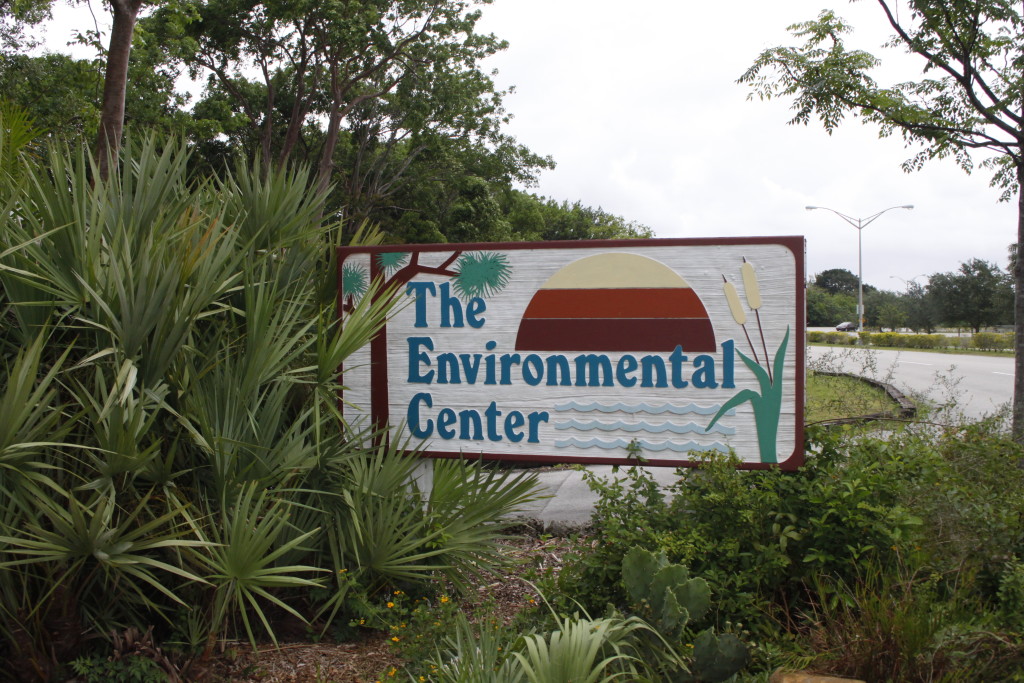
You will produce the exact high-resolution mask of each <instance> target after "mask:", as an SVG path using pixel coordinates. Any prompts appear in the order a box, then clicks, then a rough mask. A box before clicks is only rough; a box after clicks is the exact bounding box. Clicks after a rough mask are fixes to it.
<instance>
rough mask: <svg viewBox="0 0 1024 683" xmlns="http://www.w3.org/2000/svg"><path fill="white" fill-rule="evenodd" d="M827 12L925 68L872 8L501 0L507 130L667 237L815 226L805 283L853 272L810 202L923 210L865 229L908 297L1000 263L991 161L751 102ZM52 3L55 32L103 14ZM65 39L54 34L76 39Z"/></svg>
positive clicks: (909, 68) (835, 232)
mask: <svg viewBox="0 0 1024 683" xmlns="http://www.w3.org/2000/svg"><path fill="white" fill-rule="evenodd" d="M825 8H831V9H834V10H835V11H836V12H837V14H839V15H840V16H842V17H844V18H846V19H847V20H848V21H850V23H852V24H853V25H854V27H855V28H856V31H855V32H854V33H853V35H852V36H850V37H848V38H847V45H848V47H851V48H859V49H864V50H867V51H868V52H871V53H872V54H874V55H875V56H877V57H881V58H882V59H883V63H884V70H883V71H881V72H880V73H879V77H878V80H879V81H880V82H882V83H883V84H889V83H892V82H896V81H899V80H909V79H911V78H916V77H917V76H918V75H919V74H920V63H919V62H918V61H916V60H915V59H913V58H911V57H908V56H906V55H903V54H902V53H900V52H898V51H893V50H887V49H883V48H882V43H883V42H885V40H886V38H887V37H888V35H889V32H888V31H886V30H885V29H886V26H887V25H886V24H885V19H884V17H883V16H882V14H881V11H880V10H879V9H878V6H877V4H876V3H875V2H873V0H860V1H858V2H853V3H850V2H845V1H838V0H776V1H775V2H765V1H764V0H734V1H733V2H730V3H697V2H680V1H679V0H634V1H633V2H632V3H628V4H627V3H623V2H610V1H609V0H494V3H493V4H492V5H487V6H484V7H483V18H482V20H481V24H480V27H479V28H480V30H481V31H489V32H493V33H495V34H497V35H498V36H499V37H501V38H504V39H506V40H507V41H508V42H509V48H508V50H506V51H505V52H502V53H501V54H499V55H496V56H495V57H493V58H491V60H490V63H489V66H490V67H491V68H494V69H497V70H498V75H497V82H498V85H499V86H500V87H503V88H507V87H509V86H513V85H514V86H515V88H516V90H515V92H514V93H513V94H512V95H510V96H509V97H508V98H507V99H506V106H507V109H508V110H509V112H511V113H512V114H513V115H514V119H513V120H512V122H511V124H510V126H509V128H508V132H509V133H511V134H512V135H514V136H516V137H517V138H518V139H519V141H520V142H521V143H523V144H525V145H527V146H528V147H529V148H530V149H531V150H533V151H534V152H536V153H538V154H543V155H551V156H552V157H554V159H555V162H556V163H557V164H558V166H557V168H556V169H555V170H553V171H546V172H544V173H543V174H542V175H541V178H540V184H539V187H537V188H531V191H534V192H536V193H538V194H541V195H544V196H546V197H550V198H553V199H557V200H568V201H570V202H574V201H577V200H579V201H582V202H583V203H584V204H585V205H589V206H595V207H596V206H600V207H601V208H603V209H604V210H606V211H608V212H610V213H613V214H617V215H620V216H623V217H625V218H626V219H628V220H635V221H638V222H640V223H643V224H645V225H648V226H650V227H651V228H653V230H654V232H655V234H656V235H657V236H658V237H707V236H725V235H729V236H745V235H803V236H805V237H806V239H807V257H808V258H807V274H808V277H812V276H813V275H814V274H815V273H818V272H820V271H822V270H826V269H829V268H847V269H849V270H850V271H852V272H854V273H856V272H857V230H856V229H854V228H853V227H851V226H849V225H848V224H846V223H845V222H843V221H842V220H841V219H840V218H838V217H837V216H835V215H832V214H830V213H828V212H826V211H806V210H805V208H804V207H805V206H807V205H809V204H810V205H817V206H826V207H830V208H833V209H835V210H837V211H840V212H842V213H845V214H847V215H850V216H855V217H867V216H870V215H871V214H874V213H876V212H878V211H880V210H882V209H885V208H887V207H890V206H895V205H901V204H913V205H914V206H915V208H914V209H913V210H912V211H904V210H895V211H890V212H888V213H886V214H885V215H884V216H882V217H880V218H879V219H878V220H877V221H876V222H875V223H873V224H871V225H870V226H868V227H866V228H865V229H864V231H863V238H864V245H863V249H864V280H865V282H867V283H870V284H872V285H874V286H876V287H880V288H883V289H902V288H903V287H904V286H905V285H904V282H901V281H900V279H898V278H902V280H910V279H912V278H915V277H918V276H921V275H925V276H927V275H930V274H932V273H935V272H943V271H950V270H955V269H956V268H957V267H958V266H959V264H960V263H961V262H963V261H964V260H966V259H969V258H982V259H985V260H988V261H994V262H996V263H997V264H998V265H999V266H1000V267H1002V268H1004V269H1005V267H1006V261H1007V256H1006V254H1007V246H1008V245H1009V244H1010V243H1011V242H1013V241H1014V239H1015V232H1016V229H1015V226H1016V214H1015V210H1014V205H1013V204H1007V203H999V202H998V198H999V192H998V191H997V190H995V189H992V188H990V187H989V186H988V183H989V175H988V174H987V173H986V172H985V171H984V170H979V171H977V172H975V173H974V174H973V175H970V176H969V175H966V174H965V173H964V172H963V171H961V170H960V169H959V168H958V167H957V166H956V165H955V163H954V162H952V161H951V160H944V161H938V162H932V163H931V164H930V165H929V166H927V167H926V169H925V170H924V171H920V172H917V173H912V174H907V173H904V172H903V171H902V169H901V168H900V164H901V162H903V161H904V160H905V159H907V158H909V157H910V156H912V155H913V153H914V152H915V150H916V148H906V147H905V146H904V144H903V142H902V140H901V139H899V138H890V139H879V138H878V131H877V129H875V128H874V127H871V126H866V125H864V124H862V123H860V121H859V120H857V119H849V120H848V121H847V123H846V124H845V125H843V126H842V127H841V128H840V129H839V130H838V131H837V132H836V133H835V134H834V135H832V136H829V135H827V134H826V133H825V132H824V130H823V129H822V128H821V126H820V125H819V124H817V123H813V124H812V125H810V126H789V125H787V124H786V122H787V121H788V120H789V119H790V118H791V113H790V111H789V106H790V102H788V101H783V100H775V101H771V102H763V101H759V100H750V101H748V100H747V94H748V89H747V88H746V87H745V86H741V85H739V84H737V83H736V79H737V78H739V76H740V75H741V74H742V73H743V72H744V71H745V70H746V68H747V67H748V66H749V65H750V64H751V63H753V62H754V60H755V59H756V58H757V56H758V54H759V53H760V52H761V51H762V50H764V49H765V48H769V47H773V46H776V45H783V44H785V45H791V44H795V41H794V40H793V39H792V38H791V37H790V35H789V33H788V32H787V31H786V27H787V26H788V25H790V24H793V23H796V22H800V21H806V20H810V19H813V18H815V17H816V16H817V15H818V13H819V12H820V11H821V10H822V9H825ZM54 11H55V14H56V15H57V16H56V18H57V19H58V21H57V22H56V23H57V25H58V26H59V25H60V24H62V23H63V24H64V25H65V26H66V25H67V24H68V23H71V24H72V25H81V24H82V22H83V21H85V22H87V24H88V25H91V23H92V22H91V19H89V15H88V14H87V13H86V14H84V16H83V15H82V14H78V18H77V19H72V12H73V11H72V10H69V9H67V8H66V7H61V6H59V5H58V6H57V7H55V10H54ZM78 11H79V12H82V11H83V10H82V9H81V8H80V9H79V10H78ZM96 12H97V16H98V17H100V19H101V21H102V20H103V19H107V18H108V13H107V11H106V10H103V9H101V8H100V7H99V5H98V4H97V7H96ZM61 20H64V21H61ZM62 32H64V34H65V35H64V36H61V35H60V34H61V33H62ZM66 32H67V29H66V28H64V29H63V30H61V29H55V30H52V31H51V33H50V34H49V35H48V36H47V38H48V39H49V40H48V42H49V43H50V44H51V45H52V46H54V47H55V48H57V49H64V48H63V46H64V43H65V42H66V41H67V37H66ZM919 281H921V282H923V281H924V279H923V278H922V279H920V280H919Z"/></svg>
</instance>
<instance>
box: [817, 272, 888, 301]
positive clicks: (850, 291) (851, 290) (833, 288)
mask: <svg viewBox="0 0 1024 683" xmlns="http://www.w3.org/2000/svg"><path fill="white" fill-rule="evenodd" d="M859 282H860V281H859V280H858V279H857V276H856V275H854V274H853V273H851V272H850V271H848V270H847V269H845V268H830V269H829V270H823V271H822V272H820V273H818V274H817V275H815V276H814V286H815V287H818V288H820V289H822V290H824V291H825V292H828V293H829V294H832V295H836V294H846V295H847V296H851V297H856V296H857V291H858V284H859ZM873 289H874V287H872V286H871V285H866V286H865V287H864V293H865V294H866V293H868V292H870V291H871V290H873Z"/></svg>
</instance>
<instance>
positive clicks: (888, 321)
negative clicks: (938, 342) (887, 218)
mask: <svg viewBox="0 0 1024 683" xmlns="http://www.w3.org/2000/svg"><path fill="white" fill-rule="evenodd" d="M904 285H905V287H904V288H903V290H902V291H899V290H885V289H880V288H877V287H873V286H871V285H869V284H866V283H865V285H864V326H865V327H867V328H878V329H893V330H895V329H899V328H908V329H910V330H913V331H915V332H933V331H934V330H935V329H937V328H939V327H963V328H969V329H970V330H972V331H973V332H979V331H981V330H982V329H983V328H986V327H993V326H996V325H1012V324H1013V294H1014V292H1013V279H1012V277H1011V276H1010V274H1009V273H1007V272H1005V271H1003V270H1002V269H1001V268H1000V267H999V266H998V265H997V264H995V263H991V262H988V261H984V260H981V259H970V260H968V261H965V262H963V263H962V264H961V265H960V268H959V269H957V270H955V271H952V272H947V273H933V274H932V275H931V276H929V277H928V280H927V282H924V283H922V282H918V281H917V279H916V278H914V279H911V280H909V281H905V282H904ZM856 311H857V276H856V275H854V274H853V273H851V272H850V271H848V270H846V269H843V268H832V269H830V270H826V271H822V272H821V273H818V274H817V275H815V276H814V278H813V280H811V281H810V282H808V284H807V324H808V326H810V327H831V326H834V325H837V324H838V323H840V322H844V321H854V322H855V321H856V316H857V313H856Z"/></svg>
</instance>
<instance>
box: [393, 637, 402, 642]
mask: <svg viewBox="0 0 1024 683" xmlns="http://www.w3.org/2000/svg"><path fill="white" fill-rule="evenodd" d="M391 640H392V642H395V643H397V642H398V641H400V640H401V638H399V637H398V636H391Z"/></svg>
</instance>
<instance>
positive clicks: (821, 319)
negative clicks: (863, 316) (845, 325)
mask: <svg viewBox="0 0 1024 683" xmlns="http://www.w3.org/2000/svg"><path fill="white" fill-rule="evenodd" d="M854 291H856V290H854ZM856 310H857V298H856V296H854V295H852V294H847V293H840V294H834V293H832V292H829V291H828V290H827V289H825V288H824V287H821V286H819V285H817V284H813V283H812V284H809V285H807V325H808V326H809V327H832V326H834V325H837V324H839V323H841V322H844V321H847V320H853V319H854V317H855V316H856V315H857V314H856Z"/></svg>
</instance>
